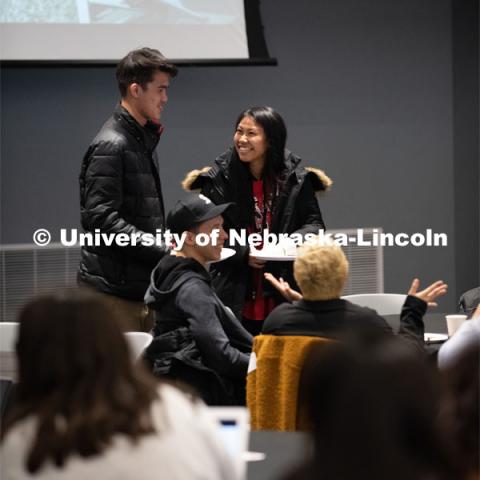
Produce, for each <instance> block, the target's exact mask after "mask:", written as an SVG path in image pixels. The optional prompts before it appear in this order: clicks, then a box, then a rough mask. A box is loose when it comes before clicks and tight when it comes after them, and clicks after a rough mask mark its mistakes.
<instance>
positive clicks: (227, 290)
mask: <svg viewBox="0 0 480 480" xmlns="http://www.w3.org/2000/svg"><path fill="white" fill-rule="evenodd" d="M232 153H233V149H232V148H230V149H228V150H227V151H226V152H224V153H223V154H222V155H220V156H219V157H218V158H217V159H216V160H215V165H214V166H213V167H205V168H203V169H201V170H193V171H191V172H190V173H189V174H188V175H187V176H186V178H185V179H184V181H183V182H182V186H183V188H184V189H185V190H200V191H201V193H203V194H204V195H206V196H207V197H209V198H210V199H211V200H212V201H213V202H214V203H216V204H219V203H225V202H235V204H236V205H235V206H234V207H232V208H230V209H228V210H227V211H226V212H225V214H224V221H225V223H224V228H225V230H226V231H227V233H228V231H229V230H230V229H233V230H236V231H240V229H244V228H247V227H248V226H249V223H250V221H249V218H250V216H251V214H252V212H253V208H254V207H253V193H252V185H251V181H247V180H246V179H245V178H240V179H239V177H243V176H244V175H245V171H246V169H245V168H243V166H242V167H239V165H238V164H239V163H240V162H239V160H234V157H233V156H232ZM300 162H301V159H300V158H299V157H297V156H295V155H294V154H292V153H291V152H289V151H288V150H285V175H284V178H285V181H284V183H283V188H282V190H281V191H280V193H279V195H278V197H277V200H276V201H275V203H274V207H273V212H272V225H271V228H270V231H271V232H272V233H275V234H279V233H288V234H292V233H294V232H295V233H299V234H302V235H304V234H306V233H318V231H319V229H324V228H325V224H324V222H323V218H322V213H321V212H320V208H319V207H318V201H317V198H316V195H315V194H316V193H318V192H320V191H324V190H327V189H328V188H329V187H330V186H331V184H332V180H331V179H330V178H329V177H328V176H327V175H325V173H324V172H323V171H321V170H318V169H316V168H303V167H300ZM234 248H235V250H236V252H237V253H236V255H235V256H233V257H231V258H230V259H229V260H226V261H224V262H220V263H217V264H215V265H213V266H212V269H211V272H210V273H211V275H212V278H213V285H214V288H215V291H216V292H217V293H218V295H219V297H220V298H221V299H222V301H223V302H224V303H225V305H228V306H229V307H230V308H231V309H232V310H233V312H234V313H235V315H236V316H237V317H238V318H241V317H242V310H243V304H244V302H245V294H246V291H247V288H248V282H247V279H248V277H249V275H248V269H249V267H248V251H249V248H248V247H240V246H238V245H235V246H234ZM265 271H267V272H271V273H273V274H274V275H275V276H277V277H282V278H284V279H285V280H287V281H288V282H289V283H290V285H292V286H295V282H294V280H293V275H292V265H291V262H268V263H267V265H266V266H265ZM264 292H265V295H271V296H274V297H275V298H276V299H277V301H278V302H281V301H284V299H283V297H281V296H280V295H279V294H278V292H276V291H275V290H274V289H273V287H271V285H270V284H269V283H268V282H265V284H264Z"/></svg>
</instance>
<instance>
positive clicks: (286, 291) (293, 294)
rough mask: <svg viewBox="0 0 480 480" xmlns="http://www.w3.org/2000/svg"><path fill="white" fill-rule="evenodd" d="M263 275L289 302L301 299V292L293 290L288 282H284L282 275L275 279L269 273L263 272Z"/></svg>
mask: <svg viewBox="0 0 480 480" xmlns="http://www.w3.org/2000/svg"><path fill="white" fill-rule="evenodd" d="M263 276H264V277H265V279H266V280H268V281H269V282H270V283H271V284H272V285H273V286H274V287H275V288H276V289H277V290H278V291H279V292H280V293H281V294H282V295H283V296H284V297H285V298H286V299H287V300H288V301H289V302H294V301H296V300H301V299H302V298H303V297H302V294H301V293H300V292H297V291H296V290H293V288H291V287H290V285H289V284H288V282H286V281H285V280H284V279H283V278H282V277H280V279H278V280H277V279H276V278H275V277H274V276H273V275H272V274H271V273H264V274H263Z"/></svg>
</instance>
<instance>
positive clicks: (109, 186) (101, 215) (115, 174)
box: [81, 144, 168, 263]
mask: <svg viewBox="0 0 480 480" xmlns="http://www.w3.org/2000/svg"><path fill="white" fill-rule="evenodd" d="M84 162H85V163H84V165H85V167H84V169H83V171H82V174H81V203H82V205H81V206H82V226H83V228H84V229H85V230H86V231H90V232H93V231H94V230H95V229H99V230H100V231H101V233H107V234H108V233H113V234H119V233H126V234H127V235H129V236H130V235H137V237H140V236H141V235H144V234H145V233H146V232H144V231H142V230H140V229H138V228H137V227H135V225H133V224H131V223H129V222H128V221H127V220H126V219H125V218H124V217H123V216H122V214H121V208H122V205H123V149H122V148H121V147H120V146H112V145H111V144H109V145H108V148H105V147H104V146H103V144H100V145H97V146H96V147H94V148H92V149H91V150H89V151H88V152H87V154H86V158H85V161H84ZM115 248H120V249H121V252H122V254H125V255H129V256H134V257H136V258H137V259H140V260H143V261H145V262H148V263H157V262H158V261H159V260H160V259H161V258H162V257H163V255H164V254H165V253H166V252H167V251H168V248H167V247H165V246H157V245H152V246H145V245H135V246H127V247H118V246H115Z"/></svg>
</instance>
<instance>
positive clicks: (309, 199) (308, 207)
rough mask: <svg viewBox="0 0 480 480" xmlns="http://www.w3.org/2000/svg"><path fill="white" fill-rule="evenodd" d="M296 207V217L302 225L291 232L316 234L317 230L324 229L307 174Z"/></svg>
mask: <svg viewBox="0 0 480 480" xmlns="http://www.w3.org/2000/svg"><path fill="white" fill-rule="evenodd" d="M296 208H297V217H298V218H299V219H301V220H300V221H301V223H302V226H301V227H299V228H298V229H297V230H295V232H293V233H300V234H301V235H305V234H306V233H315V234H318V231H319V230H325V223H324V221H323V218H322V212H321V211H320V207H319V206H318V201H317V197H316V195H315V191H314V189H313V185H312V182H311V180H310V179H309V177H308V175H307V178H305V181H304V183H303V185H302V189H301V191H300V193H299V196H298V199H297V202H296Z"/></svg>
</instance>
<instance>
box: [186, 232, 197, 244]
mask: <svg viewBox="0 0 480 480" xmlns="http://www.w3.org/2000/svg"><path fill="white" fill-rule="evenodd" d="M184 233H185V245H188V246H189V247H192V246H194V245H195V244H196V240H195V239H196V237H197V234H196V233H194V232H189V231H188V230H187V231H186V232H184Z"/></svg>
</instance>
